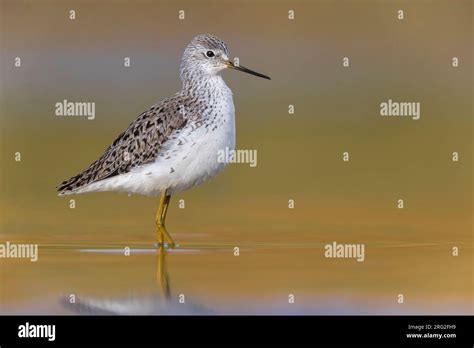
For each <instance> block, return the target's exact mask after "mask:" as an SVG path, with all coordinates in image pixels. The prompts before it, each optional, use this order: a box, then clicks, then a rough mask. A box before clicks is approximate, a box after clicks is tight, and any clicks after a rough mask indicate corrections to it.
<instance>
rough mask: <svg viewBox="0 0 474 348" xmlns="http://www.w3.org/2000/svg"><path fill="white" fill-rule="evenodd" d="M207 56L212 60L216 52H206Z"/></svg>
mask: <svg viewBox="0 0 474 348" xmlns="http://www.w3.org/2000/svg"><path fill="white" fill-rule="evenodd" d="M206 56H208V57H209V58H212V57H214V52H212V51H207V52H206Z"/></svg>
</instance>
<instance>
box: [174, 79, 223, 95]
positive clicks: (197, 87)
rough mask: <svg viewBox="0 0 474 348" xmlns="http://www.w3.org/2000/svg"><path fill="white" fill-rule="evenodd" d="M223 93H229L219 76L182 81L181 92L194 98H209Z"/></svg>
mask: <svg viewBox="0 0 474 348" xmlns="http://www.w3.org/2000/svg"><path fill="white" fill-rule="evenodd" d="M223 91H225V92H228V91H229V92H230V90H229V88H228V87H227V85H226V84H225V82H224V79H223V78H222V77H221V76H220V75H217V74H216V75H205V76H194V75H193V76H192V77H191V78H188V79H183V88H182V92H183V93H185V94H188V95H193V96H196V97H204V98H210V97H212V96H215V95H219V94H221V93H222V92H223Z"/></svg>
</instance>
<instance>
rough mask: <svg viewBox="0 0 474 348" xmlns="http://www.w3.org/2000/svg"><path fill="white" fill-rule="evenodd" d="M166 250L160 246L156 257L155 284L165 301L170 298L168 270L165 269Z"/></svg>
mask: <svg viewBox="0 0 474 348" xmlns="http://www.w3.org/2000/svg"><path fill="white" fill-rule="evenodd" d="M166 253H167V251H166V248H164V247H163V245H162V244H160V247H159V249H158V252H157V255H156V259H157V262H156V282H157V284H158V286H159V287H160V289H161V294H162V297H163V299H164V300H165V301H169V300H170V298H171V292H170V283H169V274H168V268H167V267H166Z"/></svg>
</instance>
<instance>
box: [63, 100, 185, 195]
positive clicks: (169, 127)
mask: <svg viewBox="0 0 474 348" xmlns="http://www.w3.org/2000/svg"><path fill="white" fill-rule="evenodd" d="M180 98H181V97H180V96H179V95H177V96H175V97H172V98H169V99H165V100H163V101H161V102H160V103H158V104H156V105H154V106H152V107H151V108H150V109H148V110H147V111H145V112H143V113H142V114H140V115H139V116H138V117H137V118H136V119H135V120H134V121H133V122H132V123H131V124H130V126H128V128H127V129H126V130H125V131H124V132H123V133H122V134H120V135H119V136H118V137H117V139H115V141H114V142H113V143H112V145H110V146H109V147H108V148H107V150H105V152H104V154H103V155H102V156H101V157H100V158H99V159H98V160H96V161H95V162H93V163H92V164H91V165H89V167H87V168H86V169H85V170H84V171H82V172H81V173H79V174H77V175H76V176H74V177H72V178H70V179H69V180H66V181H64V182H62V183H61V184H60V185H58V187H57V189H58V191H59V193H60V194H65V193H70V192H74V191H75V190H77V189H79V188H81V187H84V186H86V185H89V184H91V183H93V182H97V181H100V180H104V179H107V178H110V177H113V176H115V175H119V174H123V173H127V172H129V171H130V170H131V169H133V168H135V167H138V166H140V165H143V164H147V163H151V162H153V161H154V160H155V159H156V157H157V156H158V154H159V153H160V149H161V148H162V147H163V145H164V144H165V143H166V141H167V140H168V139H169V137H170V135H171V134H172V133H173V132H175V131H177V130H180V129H182V128H183V127H184V126H185V125H186V123H187V119H188V118H187V117H185V116H184V113H182V112H181V110H180V105H183V104H182V103H181V102H184V101H182V100H180Z"/></svg>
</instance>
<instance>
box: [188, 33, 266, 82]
mask: <svg viewBox="0 0 474 348" xmlns="http://www.w3.org/2000/svg"><path fill="white" fill-rule="evenodd" d="M227 68H229V69H235V70H239V71H243V72H246V73H248V74H252V75H255V76H258V77H263V78H265V79H269V80H270V78H269V77H268V76H266V75H262V74H260V73H257V72H255V71H252V70H250V69H247V68H244V67H243V66H241V65H236V64H234V63H233V62H232V61H231V60H230V59H229V50H228V49H227V45H226V43H225V42H224V41H222V40H221V39H219V38H218V37H216V36H213V35H210V34H203V35H198V36H196V37H195V38H194V39H192V41H191V43H190V44H189V45H188V46H187V47H186V49H185V50H184V54H183V58H182V60H181V69H180V70H181V78H182V79H183V80H184V81H186V80H189V79H192V78H194V77H210V76H214V75H217V74H218V73H219V72H220V71H222V70H224V69H227ZM196 75H198V76H196Z"/></svg>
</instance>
